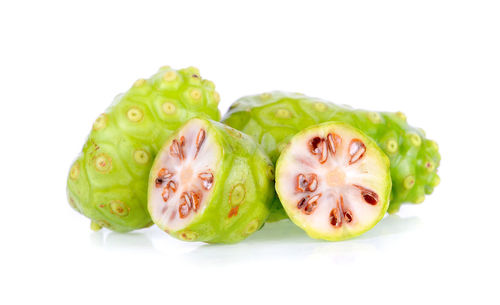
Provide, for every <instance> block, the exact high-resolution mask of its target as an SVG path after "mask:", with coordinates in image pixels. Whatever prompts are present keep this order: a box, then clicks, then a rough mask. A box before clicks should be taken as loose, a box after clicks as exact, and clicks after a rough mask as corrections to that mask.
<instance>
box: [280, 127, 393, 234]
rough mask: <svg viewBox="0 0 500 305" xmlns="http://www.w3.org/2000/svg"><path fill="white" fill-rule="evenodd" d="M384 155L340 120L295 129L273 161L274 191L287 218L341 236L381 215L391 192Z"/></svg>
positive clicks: (369, 224) (365, 228)
mask: <svg viewBox="0 0 500 305" xmlns="http://www.w3.org/2000/svg"><path fill="white" fill-rule="evenodd" d="M391 184H392V182H391V175H390V163H389V158H388V157H387V156H386V155H385V154H384V152H383V151H382V150H381V149H380V148H379V147H378V146H377V143H375V141H373V140H372V139H371V138H370V137H368V136H367V135H365V134H364V133H363V132H361V131H360V130H358V129H356V128H353V127H351V126H350V125H348V124H345V123H337V122H327V123H323V124H319V125H313V126H310V127H307V128H306V129H304V130H302V131H300V132H299V133H297V134H296V135H295V136H293V137H292V139H291V140H290V142H289V145H287V146H286V147H285V148H284V149H283V151H282V152H281V154H280V156H279V158H278V161H277V162H276V192H277V193H278V196H279V199H280V200H281V203H282V205H283V207H284V209H285V211H286V213H287V214H288V216H289V217H290V219H291V220H292V221H293V222H294V223H295V224H296V225H298V226H299V227H300V228H302V229H303V230H304V231H306V233H307V234H308V235H309V236H311V237H313V238H319V239H326V240H332V241H338V240H344V239H348V238H351V237H355V236H358V235H360V234H362V233H363V232H366V231H368V230H369V229H371V228H372V227H373V226H375V225H376V224H377V223H378V222H379V221H380V219H382V218H383V217H384V215H385V213H386V212H387V208H388V207H389V196H390V194H391Z"/></svg>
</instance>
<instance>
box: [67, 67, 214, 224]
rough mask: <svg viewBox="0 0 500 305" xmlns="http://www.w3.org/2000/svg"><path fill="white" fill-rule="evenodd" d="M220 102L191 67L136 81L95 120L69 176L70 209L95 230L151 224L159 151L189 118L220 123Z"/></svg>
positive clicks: (211, 89)
mask: <svg viewBox="0 0 500 305" xmlns="http://www.w3.org/2000/svg"><path fill="white" fill-rule="evenodd" d="M218 102H219V95H218V93H217V92H216V91H215V86H214V84H213V83H212V82H211V81H209V80H205V79H202V78H201V76H200V73H199V71H198V69H196V68H193V67H190V68H186V69H181V70H174V69H172V68H170V67H162V68H161V69H160V70H159V71H158V72H157V73H156V74H154V75H153V76H152V77H151V78H149V79H139V80H138V81H136V82H135V83H134V84H133V86H132V88H130V89H129V90H128V91H127V92H125V93H123V94H120V95H118V96H117V97H116V98H115V101H114V102H113V103H112V104H111V106H110V107H109V108H108V109H107V111H106V112H105V113H103V114H101V115H100V116H99V117H98V118H97V120H96V121H95V122H94V124H93V126H92V131H91V132H90V135H89V136H88V139H87V141H86V143H85V145H84V147H83V150H82V152H81V154H80V155H79V156H78V158H77V160H76V161H75V162H74V163H73V165H72V167H71V169H70V172H69V176H68V180H67V182H68V183H67V193H68V200H69V203H70V205H71V206H72V207H73V208H74V209H75V210H77V211H78V212H80V213H82V214H84V215H85V216H87V217H88V218H90V219H91V220H92V225H91V228H92V229H93V230H99V229H100V228H101V227H107V228H109V229H111V230H114V231H119V232H126V231H130V230H134V229H140V228H144V227H147V226H150V225H151V224H152V222H151V218H150V216H149V213H148V211H147V183H148V176H149V171H150V169H151V166H152V163H153V160H154V158H155V156H156V153H157V151H158V150H159V149H160V148H161V146H162V145H163V143H164V141H165V140H166V139H167V137H168V136H169V135H170V134H171V133H172V132H173V131H175V130H176V129H177V128H178V127H179V126H180V125H181V124H182V123H184V122H185V121H187V120H188V119H190V118H192V117H194V116H200V115H201V116H205V117H208V118H211V119H214V120H218V119H219V118H220V114H219V111H218V108H217V105H218Z"/></svg>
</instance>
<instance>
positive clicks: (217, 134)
mask: <svg viewBox="0 0 500 305" xmlns="http://www.w3.org/2000/svg"><path fill="white" fill-rule="evenodd" d="M273 178H274V177H273V164H272V163H271V161H270V159H269V158H268V157H267V155H265V153H264V152H263V151H262V150H261V149H260V147H259V145H258V144H257V143H256V142H255V141H254V140H253V139H252V138H251V137H249V136H247V135H245V134H243V133H241V132H239V131H237V130H235V129H233V128H231V127H228V126H226V125H223V124H221V123H218V122H214V121H211V120H206V119H198V118H194V119H191V120H189V121H188V122H187V123H186V124H185V125H183V126H182V127H181V128H179V130H177V131H176V132H175V133H174V134H172V135H171V136H170V137H169V138H168V140H167V141H166V142H165V145H164V146H163V148H162V149H161V150H160V151H159V152H158V155H157V156H156V159H155V161H154V163H153V167H152V168H151V175H150V178H149V192H148V209H149V213H150V214H151V217H152V219H153V221H154V222H155V223H156V225H158V226H159V227H160V228H161V229H163V230H164V231H166V232H167V233H169V234H170V235H172V236H174V237H176V238H179V239H182V240H186V241H204V242H208V243H234V242H238V241H240V240H242V239H244V238H246V237H247V236H249V235H250V234H252V233H253V232H255V231H256V230H257V229H259V228H260V227H261V226H262V225H263V224H264V222H265V221H266V219H267V217H268V216H269V213H270V209H269V207H270V204H271V202H272V200H273V197H274V191H273V190H274V185H273Z"/></svg>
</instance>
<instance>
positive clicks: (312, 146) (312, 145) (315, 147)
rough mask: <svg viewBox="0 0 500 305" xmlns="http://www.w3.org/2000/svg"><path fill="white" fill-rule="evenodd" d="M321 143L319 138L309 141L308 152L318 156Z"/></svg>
mask: <svg viewBox="0 0 500 305" xmlns="http://www.w3.org/2000/svg"><path fill="white" fill-rule="evenodd" d="M321 142H323V140H322V139H321V138H320V137H314V138H312V139H311V140H310V141H309V150H310V151H311V153H312V154H313V155H319V154H320V153H321V148H320V145H321Z"/></svg>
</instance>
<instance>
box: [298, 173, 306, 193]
mask: <svg viewBox="0 0 500 305" xmlns="http://www.w3.org/2000/svg"><path fill="white" fill-rule="evenodd" d="M307 185H308V183H307V179H306V176H304V175H303V174H299V175H298V176H297V186H296V187H295V189H296V190H297V191H299V192H304V191H305V190H306V188H307Z"/></svg>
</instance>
